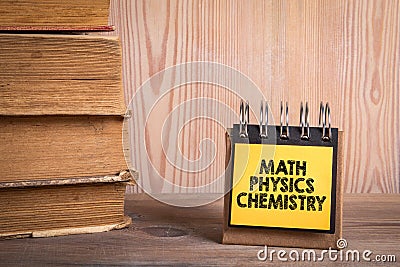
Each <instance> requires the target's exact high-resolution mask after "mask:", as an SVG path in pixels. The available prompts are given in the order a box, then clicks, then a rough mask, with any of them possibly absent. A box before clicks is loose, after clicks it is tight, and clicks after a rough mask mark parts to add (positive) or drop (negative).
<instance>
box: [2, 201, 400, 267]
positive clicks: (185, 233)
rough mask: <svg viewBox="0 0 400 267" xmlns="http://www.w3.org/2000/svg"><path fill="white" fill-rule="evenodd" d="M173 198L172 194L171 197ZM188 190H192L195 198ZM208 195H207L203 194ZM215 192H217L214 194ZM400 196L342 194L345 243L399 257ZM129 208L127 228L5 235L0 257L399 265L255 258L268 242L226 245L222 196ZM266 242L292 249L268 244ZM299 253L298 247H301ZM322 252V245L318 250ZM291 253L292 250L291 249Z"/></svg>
mask: <svg viewBox="0 0 400 267" xmlns="http://www.w3.org/2000/svg"><path fill="white" fill-rule="evenodd" d="M172 197H173V196H172ZM190 197H191V196H187V198H188V200H189V201H190ZM203 197H209V196H207V194H205V195H204V196H203ZM210 199H212V197H211V198H210ZM399 201H400V196H399V195H394V194H392V195H390V194H356V195H345V197H344V221H343V238H345V239H346V240H347V243H348V247H347V249H346V251H347V250H355V249H357V250H359V251H361V253H362V252H363V251H364V250H365V249H368V250H371V251H373V254H372V255H371V259H373V258H374V257H375V255H378V254H380V255H395V256H396V260H397V262H398V261H399V255H400V249H399V246H398V240H399V238H400V223H399V222H400V208H399V205H398V203H399ZM125 207H126V208H125V212H126V214H127V215H129V216H131V217H132V219H133V224H132V226H130V227H129V228H128V229H124V230H117V231H110V232H107V233H98V234H90V235H79V236H64V237H57V238H40V239H35V238H29V239H24V240H21V239H20V240H3V241H2V242H0V258H1V259H2V264H4V265H7V266H14V265H29V266H43V265H72V264H74V265H100V266H107V265H113V266H115V265H116V266H133V265H134V266H136V265H138V266H159V265H164V266H165V265H166V266H171V265H174V266H176V265H179V266H237V265H238V266H243V265H245V266H277V265H279V266H338V265H339V266H354V265H360V266H396V263H389V262H387V263H382V262H365V261H361V262H359V263H355V262H352V261H350V262H346V261H340V260H337V261H335V262H333V261H329V260H328V258H325V261H324V262H312V261H302V262H300V261H297V262H292V261H287V262H283V263H280V261H279V260H278V259H277V258H276V254H275V255H274V256H275V257H274V260H273V261H270V260H267V261H258V260H257V252H258V251H259V250H260V249H263V248H264V247H263V246H239V245H222V244H221V239H222V227H223V226H222V218H223V215H222V213H223V201H222V199H221V200H219V201H217V202H214V203H211V204H209V205H207V206H203V207H197V208H190V209H183V208H179V207H171V206H168V205H165V204H162V203H159V202H157V201H156V200H154V199H151V198H150V197H149V196H144V195H143V194H130V195H128V199H127V200H126V205H125ZM269 249H275V250H276V251H277V250H279V249H285V250H286V251H287V253H289V251H290V248H277V247H269ZM299 252H301V250H299ZM316 252H317V254H318V255H320V254H321V251H319V250H317V251H316ZM286 256H288V255H286Z"/></svg>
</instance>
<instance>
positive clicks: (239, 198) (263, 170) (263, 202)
mask: <svg viewBox="0 0 400 267" xmlns="http://www.w3.org/2000/svg"><path fill="white" fill-rule="evenodd" d="M271 151H274V152H275V153H273V152H272V153H271ZM332 158H333V148H332V147H322V146H295V145H276V146H275V145H261V144H235V152H234V168H233V188H232V197H231V209H230V212H231V216H230V225H232V226H235V225H236V226H261V227H280V228H294V229H313V230H324V231H328V230H330V229H331V201H332V199H331V192H332Z"/></svg>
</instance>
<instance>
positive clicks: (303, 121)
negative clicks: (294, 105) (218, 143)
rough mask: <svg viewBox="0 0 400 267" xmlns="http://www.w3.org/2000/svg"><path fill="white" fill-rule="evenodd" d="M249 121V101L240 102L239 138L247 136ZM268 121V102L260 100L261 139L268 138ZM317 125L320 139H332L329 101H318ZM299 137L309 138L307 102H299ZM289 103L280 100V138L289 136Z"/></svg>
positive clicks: (307, 139)
mask: <svg viewBox="0 0 400 267" xmlns="http://www.w3.org/2000/svg"><path fill="white" fill-rule="evenodd" d="M249 123H250V113H249V102H248V101H246V102H244V101H243V100H242V101H241V102H240V125H239V136H240V137H241V138H248V137H249V134H248V125H249ZM268 123H269V111H268V102H267V101H263V100H261V105H260V120H259V137H260V138H261V139H267V138H268ZM318 124H319V127H322V137H321V139H322V141H324V142H330V141H331V140H332V126H331V109H330V106H329V103H328V102H326V104H325V105H324V104H323V102H321V103H320V107H319V119H318ZM300 128H301V131H300V139H301V140H305V141H309V140H311V128H310V110H309V107H308V102H305V105H304V104H303V102H301V103H300ZM289 130H290V127H289V105H288V102H285V105H283V102H282V101H281V118H280V136H279V138H280V139H284V140H287V139H289V138H290V133H289Z"/></svg>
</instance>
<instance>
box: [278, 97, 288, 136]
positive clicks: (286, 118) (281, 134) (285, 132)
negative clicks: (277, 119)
mask: <svg viewBox="0 0 400 267" xmlns="http://www.w3.org/2000/svg"><path fill="white" fill-rule="evenodd" d="M285 114H286V116H285V121H286V131H284V130H283V128H284V127H283V121H284V113H283V103H282V101H281V132H280V138H281V139H289V106H288V103H287V102H286V112H285Z"/></svg>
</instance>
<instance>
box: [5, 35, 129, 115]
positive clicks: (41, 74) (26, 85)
mask: <svg viewBox="0 0 400 267" xmlns="http://www.w3.org/2000/svg"><path fill="white" fill-rule="evenodd" d="M0 58H1V61H0V115H65V114H68V115H121V114H124V113H125V105H124V100H123V99H124V96H123V89H122V77H121V68H122V67H121V47H120V43H119V40H118V38H117V37H108V36H83V35H44V34H1V36H0Z"/></svg>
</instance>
